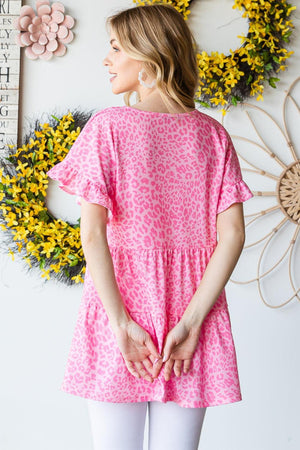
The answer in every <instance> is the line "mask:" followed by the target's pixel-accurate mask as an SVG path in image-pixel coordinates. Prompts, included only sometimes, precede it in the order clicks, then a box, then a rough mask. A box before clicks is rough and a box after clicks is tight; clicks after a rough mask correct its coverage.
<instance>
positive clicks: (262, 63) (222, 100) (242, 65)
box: [133, 0, 296, 112]
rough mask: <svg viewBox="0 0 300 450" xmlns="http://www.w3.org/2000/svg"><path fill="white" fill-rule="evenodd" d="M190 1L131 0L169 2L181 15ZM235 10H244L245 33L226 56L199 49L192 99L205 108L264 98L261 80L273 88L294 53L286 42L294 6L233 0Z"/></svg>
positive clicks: (271, 0)
mask: <svg viewBox="0 0 300 450" xmlns="http://www.w3.org/2000/svg"><path fill="white" fill-rule="evenodd" d="M194 1H195V0H185V1H179V0H146V1H143V0H133V2H134V3H136V4H138V5H139V6H141V5H145V4H155V3H168V4H171V5H172V6H174V8H175V9H177V10H178V11H179V12H180V13H181V14H182V15H183V17H184V19H185V20H187V19H188V17H189V15H190V13H191V11H190V9H189V8H190V6H191V4H192V3H194ZM199 1H201V0H199ZM212 1H213V0H212ZM233 9H239V10H241V11H243V17H244V18H245V19H247V20H248V22H249V29H248V33H247V36H244V35H242V36H238V37H239V38H240V39H241V47H240V48H238V49H236V50H230V54H229V55H224V54H223V53H219V52H218V51H215V52H212V53H211V54H208V53H207V52H205V51H201V52H199V53H197V62H198V69H199V86H198V90H197V92H196V95H195V101H196V102H198V103H200V104H201V105H202V106H205V107H219V106H220V107H221V108H222V109H223V112H225V110H226V109H227V108H228V107H229V106H230V105H237V104H238V103H239V102H240V103H241V102H243V100H245V99H246V98H248V97H255V98H256V99H257V100H263V95H262V94H263V92H264V87H265V83H266V82H267V83H268V84H269V85H270V86H271V87H273V88H276V83H277V82H278V81H279V78H278V77H277V74H278V73H279V72H280V71H284V70H285V69H286V67H287V65H286V62H287V60H288V58H290V56H291V55H292V54H293V53H294V52H293V51H288V49H287V48H286V46H287V44H288V43H289V41H290V36H291V34H292V29H293V28H294V26H293V23H292V21H291V19H290V16H291V13H292V12H293V11H294V10H295V9H296V6H292V5H291V4H289V3H287V1H286V0H280V1H279V0H268V1H265V0H256V1H251V0H235V1H234V3H233Z"/></svg>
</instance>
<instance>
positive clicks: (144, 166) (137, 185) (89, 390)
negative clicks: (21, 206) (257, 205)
mask: <svg viewBox="0 0 300 450" xmlns="http://www.w3.org/2000/svg"><path fill="white" fill-rule="evenodd" d="M48 174H49V176H50V177H51V178H53V179H55V180H58V181H59V183H60V187H61V188H62V189H64V190H65V191H67V192H69V193H71V194H74V195H77V196H79V197H82V198H84V199H85V200H87V201H88V202H91V203H96V204H99V205H103V206H104V207H106V208H108V210H109V216H108V224H107V240H108V244H109V248H110V251H111V255H112V259H113V264H114V271H115V276H116V280H117V283H118V286H119V290H120V293H121V295H122V299H123V301H124V303H125V305H126V307H127V309H128V311H129V313H130V314H131V316H132V318H133V319H134V320H136V321H137V322H138V323H139V324H140V325H141V326H143V327H144V328H145V329H146V330H147V331H148V332H149V333H150V335H151V336H152V339H153V340H154V343H155V344H156V345H157V348H158V350H159V351H161V350H162V345H163V340H164V338H165V336H166V334H167V332H168V331H169V329H170V328H172V327H173V326H174V325H175V324H176V323H177V322H178V321H179V320H180V318H181V316H182V314H183V312H184V310H185V308H186V307H187V305H188V303H189V301H190V300H191V297H192V296H193V294H194V292H195V291H196V289H197V287H198V285H199V283H200V281H201V278H202V276H203V273H204V271H205V268H206V265H207V263H208V262H209V260H210V257H211V255H212V254H213V251H214V249H215V247H216V245H217V231H216V218H217V214H218V213H220V212H222V211H224V210H225V209H227V208H228V207H229V206H230V205H232V204H233V203H235V202H244V201H246V200H247V199H250V198H251V197H252V196H253V194H252V193H251V191H250V189H249V188H248V186H247V185H246V183H245V182H244V181H243V179H242V174H241V169H240V165H239V161H238V157H237V154H236V152H235V150H234V147H233V144H232V141H231V139H230V137H229V135H228V133H227V132H226V130H225V129H224V128H223V127H222V125H220V124H219V123H218V122H217V121H216V120H214V119H212V118H211V117H209V116H207V115H206V114H203V113H201V112H200V111H198V110H194V111H192V112H191V113H183V114H176V115H171V114H168V113H158V112H150V111H141V110H138V109H135V108H133V107H129V106H120V107H119V106H116V107H109V108H105V109H103V110H101V111H99V112H97V113H96V114H94V115H93V116H92V117H91V119H90V120H89V121H88V123H87V124H86V126H85V127H84V128H83V130H82V132H81V133H80V135H79V137H78V138H77V140H76V142H75V144H74V145H73V147H72V148H71V150H70V151H69V153H68V155H67V157H66V158H65V159H64V161H62V162H61V163H59V164H57V165H56V166H55V167H54V168H53V169H51V170H50V171H49V172H48ZM62 390H64V391H65V392H68V393H70V394H74V395H78V396H81V397H85V398H90V399H94V400H100V401H109V402H138V401H151V400H157V401H162V402H166V401H175V402H177V403H178V404H179V405H181V406H185V407H204V406H215V405H220V404H225V403H231V402H235V401H239V400H241V392H240V385H239V377H238V370H237V361H236V354H235V347H234V342H233V337H232V333H231V325H230V317H229V312H228V306H227V300H226V295H225V290H223V291H222V293H221V295H220V296H219V298H218V300H217V302H216V303H215V305H214V306H213V308H212V309H211V310H210V312H209V314H208V315H207V316H206V318H205V320H204V322H203V324H202V328H201V334H200V339H199V345H198V347H197V350H196V352H195V354H194V357H193V362H192V368H191V370H190V372H189V373H188V374H184V375H182V376H181V377H176V376H175V375H174V374H173V375H172V378H171V379H170V380H169V381H168V382H166V381H165V380H164V377H163V371H162V372H161V374H160V375H159V377H158V378H157V379H156V380H155V381H154V382H153V383H152V384H151V383H149V382H147V381H146V380H144V379H136V378H135V377H133V375H131V374H130V373H129V372H128V370H127V368H126V366H125V363H124V361H123V358H122V355H121V353H120V351H119V349H118V347H117V344H116V341H115V338H114V334H113V332H112V330H111V327H110V324H109V322H108V318H107V315H106V312H105V310H104V307H103V305H102V303H101V299H100V298H99V296H98V294H97V292H96V290H95V288H94V285H93V281H92V279H91V276H90V273H89V270H88V268H87V272H86V276H85V282H84V293H83V297H82V302H81V305H80V308H79V313H78V319H77V323H76V325H75V329H74V336H73V340H72V344H71V349H70V353H69V357H68V361H67V367H66V372H65V376H64V380H63V384H62Z"/></svg>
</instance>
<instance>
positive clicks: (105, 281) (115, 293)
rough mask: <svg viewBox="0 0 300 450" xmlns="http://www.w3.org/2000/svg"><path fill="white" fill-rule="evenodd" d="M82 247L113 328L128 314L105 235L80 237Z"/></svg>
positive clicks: (127, 318)
mask: <svg viewBox="0 0 300 450" xmlns="http://www.w3.org/2000/svg"><path fill="white" fill-rule="evenodd" d="M82 248H83V252H84V255H85V259H86V262H87V265H88V269H89V272H90V274H91V277H92V279H93V282H94V285H95V288H96V290H97V293H98V295H99V297H100V299H101V302H102V304H103V307H104V309H105V311H106V313H107V316H108V319H109V322H110V324H111V326H112V328H113V329H115V328H117V327H119V326H120V325H123V324H125V323H127V322H128V321H129V320H130V315H129V313H128V311H127V309H126V307H125V305H124V302H123V300H122V297H121V294H120V291H119V287H118V284H117V281H116V278H115V272H114V266H113V261H112V257H111V253H110V250H109V246H108V243H107V240H106V237H105V236H103V234H102V233H99V235H97V233H96V232H94V233H93V235H92V236H90V237H89V238H84V239H83V238H82Z"/></svg>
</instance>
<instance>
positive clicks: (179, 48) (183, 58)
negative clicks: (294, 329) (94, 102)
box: [106, 3, 199, 111]
mask: <svg viewBox="0 0 300 450" xmlns="http://www.w3.org/2000/svg"><path fill="white" fill-rule="evenodd" d="M106 26H111V28H112V29H113V31H114V32H115V34H116V38H117V40H118V41H119V42H120V44H121V46H122V47H123V49H124V51H125V52H126V53H127V54H128V55H129V57H131V58H133V59H136V60H140V61H143V63H144V65H143V67H144V68H145V71H146V73H147V75H149V77H151V78H155V79H156V87H157V89H158V90H159V92H160V94H161V96H162V99H163V101H164V102H165V103H166V105H167V107H168V108H170V106H171V102H170V101H169V98H170V97H171V99H173V100H174V101H175V102H176V103H178V105H180V106H181V107H182V108H183V109H184V110H185V111H188V109H190V108H195V102H194V96H195V93H196V91H197V88H198V83H199V72H198V66H197V56H196V51H197V43H196V40H195V38H194V36H193V34H192V32H191V30H190V29H189V27H188V25H187V24H186V21H185V20H184V18H183V16H182V15H181V14H180V13H179V12H178V11H177V10H176V9H175V8H174V7H173V6H172V5H170V4H166V3H157V4H151V5H149V4H148V5H143V6H136V7H133V8H129V9H126V10H121V11H119V12H118V13H117V14H115V15H113V16H109V17H108V18H107V19H106ZM133 93H134V91H128V92H126V93H125V94H124V101H125V104H126V105H127V106H130V97H131V95H132V94H133ZM137 96H138V94H137ZM138 99H139V96H138ZM139 100H140V99H139ZM170 109H172V107H171V108H170Z"/></svg>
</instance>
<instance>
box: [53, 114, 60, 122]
mask: <svg viewBox="0 0 300 450" xmlns="http://www.w3.org/2000/svg"><path fill="white" fill-rule="evenodd" d="M51 117H53V119H55V120H57V122H60V119H58V118H57V117H55V116H53V114H51Z"/></svg>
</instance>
